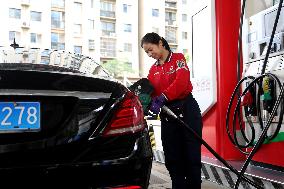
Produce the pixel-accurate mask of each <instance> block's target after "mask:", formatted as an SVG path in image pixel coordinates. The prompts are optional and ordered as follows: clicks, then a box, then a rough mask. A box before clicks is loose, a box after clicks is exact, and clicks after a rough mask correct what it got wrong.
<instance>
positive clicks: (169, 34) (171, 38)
mask: <svg viewBox="0 0 284 189" xmlns="http://www.w3.org/2000/svg"><path fill="white" fill-rule="evenodd" d="M165 39H166V40H167V41H168V43H176V44H177V29H176V28H174V27H169V26H166V30H165Z"/></svg>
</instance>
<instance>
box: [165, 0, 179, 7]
mask: <svg viewBox="0 0 284 189" xmlns="http://www.w3.org/2000/svg"><path fill="white" fill-rule="evenodd" d="M165 6H166V7H167V8H177V2H170V1H166V2H165Z"/></svg>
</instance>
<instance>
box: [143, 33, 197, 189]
mask: <svg viewBox="0 0 284 189" xmlns="http://www.w3.org/2000/svg"><path fill="white" fill-rule="evenodd" d="M141 47H142V48H143V49H144V51H145V52H146V53H147V54H148V56H149V57H152V58H154V59H155V60H156V62H155V63H154V64H153V65H152V66H151V68H150V70H149V74H148V79H149V81H150V83H151V84H152V85H153V87H154V92H153V94H152V103H151V106H150V110H151V111H152V112H153V113H155V114H159V113H160V118H161V138H162V144H163V151H164V155H165V165H166V167H167V169H168V171H169V173H170V176H171V179H172V188H174V189H189V188H192V189H200V188H201V143H200V142H198V140H197V139H196V138H195V137H194V135H193V134H192V133H190V132H188V131H187V130H186V128H185V127H184V126H183V125H180V123H178V122H177V121H176V120H174V119H172V118H170V117H169V116H167V114H166V113H165V112H163V111H161V112H160V110H161V107H162V106H163V105H166V106H167V107H169V108H170V109H171V110H172V111H173V112H174V113H175V114H176V115H178V116H179V117H180V118H181V119H183V121H184V122H185V123H187V124H188V125H189V126H190V127H191V128H192V129H193V130H194V131H195V132H196V133H198V134H199V135H200V136H201V135H202V117H201V113H200V109H199V106H198V103H197V102H196V100H195V99H194V98H193V96H192V94H191V92H192V84H191V81H190V72H189V69H188V66H187V64H186V60H185V58H184V56H183V54H181V53H173V52H172V51H171V49H170V47H169V45H168V43H167V41H166V40H165V39H164V38H163V37H160V36H159V35H158V34H156V33H153V32H152V33H147V34H146V35H145V36H144V37H143V38H142V40H141Z"/></svg>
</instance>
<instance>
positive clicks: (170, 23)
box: [166, 20, 177, 26]
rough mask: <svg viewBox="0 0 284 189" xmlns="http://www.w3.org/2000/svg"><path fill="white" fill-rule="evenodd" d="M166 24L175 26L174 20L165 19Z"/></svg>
mask: <svg viewBox="0 0 284 189" xmlns="http://www.w3.org/2000/svg"><path fill="white" fill-rule="evenodd" d="M166 25H167V26H177V22H176V20H166Z"/></svg>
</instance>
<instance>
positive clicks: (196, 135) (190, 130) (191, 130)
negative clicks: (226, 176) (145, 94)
mask: <svg viewBox="0 0 284 189" xmlns="http://www.w3.org/2000/svg"><path fill="white" fill-rule="evenodd" d="M162 110H163V111H164V112H166V113H167V114H168V115H169V116H171V117H172V118H174V119H176V120H177V121H178V122H179V123H181V124H182V125H183V126H184V127H185V128H186V129H187V130H188V131H189V132H191V133H192V134H193V135H194V136H195V138H196V139H197V140H198V141H199V142H200V143H201V144H203V145H204V146H205V147H206V148H207V149H208V150H209V151H210V152H211V153H212V154H213V155H214V156H215V157H216V158H217V159H218V160H219V161H220V162H222V163H223V164H224V165H225V166H226V167H227V168H228V169H230V170H231V171H232V172H233V173H235V174H236V175H237V176H238V177H242V179H244V180H245V181H247V182H248V183H249V184H251V185H252V186H254V187H256V188H258V189H262V187H261V186H259V185H257V184H256V183H255V182H254V181H252V180H250V179H249V178H247V177H246V176H244V175H240V174H239V172H238V170H237V169H235V168H234V167H233V166H232V165H230V164H229V163H228V162H227V161H226V160H224V159H223V158H222V157H221V156H220V155H219V154H217V152H216V151H215V150H213V148H211V146H209V144H207V143H206V142H205V141H204V140H203V139H202V138H201V137H200V136H199V135H198V134H197V133H196V132H195V131H194V130H193V129H192V128H191V127H190V126H189V125H188V124H186V123H185V122H184V121H183V120H182V119H181V118H179V117H178V116H177V115H175V113H173V112H172V111H171V110H170V109H169V108H168V107H167V106H163V107H162Z"/></svg>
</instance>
